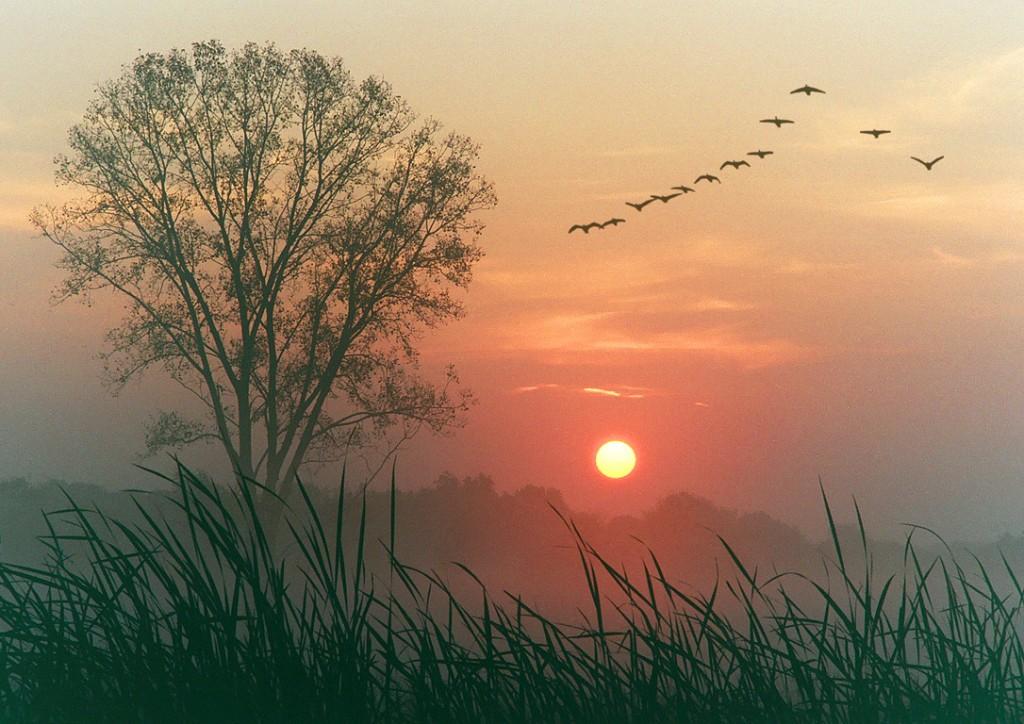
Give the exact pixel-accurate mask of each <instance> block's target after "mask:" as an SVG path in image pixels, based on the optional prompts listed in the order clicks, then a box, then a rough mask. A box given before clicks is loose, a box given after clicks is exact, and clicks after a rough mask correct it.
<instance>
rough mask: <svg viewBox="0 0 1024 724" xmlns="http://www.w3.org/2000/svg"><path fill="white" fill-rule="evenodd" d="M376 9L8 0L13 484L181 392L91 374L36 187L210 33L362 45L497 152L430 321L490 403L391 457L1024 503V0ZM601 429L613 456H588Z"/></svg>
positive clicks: (1, 120) (735, 494)
mask: <svg viewBox="0 0 1024 724" xmlns="http://www.w3.org/2000/svg"><path fill="white" fill-rule="evenodd" d="M375 5H376V4H372V3H350V2H338V1H336V0H334V1H332V2H301V1H300V2H289V3H267V2H264V3H256V2H246V3H242V2H221V1H218V0H204V2H198V1H196V2H193V1H191V0H189V1H185V0H168V1H167V2H162V3H158V4H157V3H146V4H143V3H130V2H114V1H112V0H92V1H90V2H70V1H69V2H31V3H30V2H15V1H12V0H2V2H0V6H2V13H3V16H4V18H5V21H4V23H3V25H2V26H0V67H3V68H4V69H6V72H5V73H4V74H3V79H2V81H0V335H2V336H0V338H2V339H3V340H4V343H3V351H2V353H0V476H8V475H28V476H32V477H34V478H38V479H45V478H47V477H50V476H53V477H62V478H74V479H83V480H89V481H93V482H109V483H110V484H112V485H120V484H121V483H122V482H123V481H125V480H128V479H134V477H135V476H137V473H136V471H135V470H134V468H133V467H132V465H133V464H134V463H135V462H137V461H138V455H139V453H140V452H141V451H142V449H143V432H142V425H143V423H144V422H145V420H146V419H147V417H148V416H149V415H150V414H151V413H153V412H154V411H155V410H156V409H157V408H159V407H167V406H169V405H173V404H174V403H175V401H176V393H175V392H174V391H173V390H172V388H171V387H170V386H168V385H166V384H164V383H163V382H162V381H161V380H160V379H159V375H155V374H154V375H153V376H152V377H151V378H149V379H148V380H147V382H145V383H144V384H138V385H135V386H132V387H130V388H129V389H127V390H126V391H124V392H123V393H122V394H121V395H120V396H118V397H116V398H115V397H112V396H111V395H110V394H109V393H108V391H107V390H106V389H104V388H103V386H102V385H101V383H100V374H99V373H100V370H101V363H100V361H99V360H98V359H97V354H98V353H99V352H100V351H101V350H102V349H103V348H104V340H103V333H104V331H105V329H106V328H107V327H108V326H110V325H111V322H112V321H113V320H116V319H117V318H118V315H119V314H120V311H121V305H120V303H119V302H118V301H117V300H115V299H112V298H111V299H99V300H97V302H96V304H95V305H94V306H93V307H91V308H90V307H84V306H82V305H78V304H75V303H66V304H62V305H56V306H55V305H53V304H52V303H51V293H52V290H53V288H54V286H55V285H56V284H57V282H58V281H59V280H60V272H59V271H58V270H57V269H55V268H54V263H55V262H56V261H57V259H58V253H57V251H56V250H55V249H54V248H52V247H50V246H48V245H47V242H45V241H43V240H41V239H40V238H38V237H37V236H36V235H35V233H34V231H33V230H32V228H31V226H30V225H29V223H28V215H29V213H30V211H31V209H32V208H33V207H34V206H36V205H38V204H43V203H51V202H56V201H60V200H61V199H63V198H66V196H67V194H68V190H67V189H61V188H57V187H56V186H55V185H54V181H53V164H52V159H53V157H54V156H55V155H56V154H58V153H60V152H62V151H64V150H65V149H66V132H67V129H68V127H69V126H71V125H72V124H73V123H75V122H76V121H77V120H79V119H80V118H81V115H82V113H83V112H84V110H85V108H86V106H87V104H88V102H89V100H90V98H91V97H92V94H93V89H94V87H95V85H96V84H97V83H99V82H101V81H104V80H107V79H110V78H113V77H115V76H116V75H117V74H118V73H119V69H120V68H121V66H122V64H124V63H128V62H130V61H131V60H132V59H133V58H134V57H135V56H136V55H137V54H138V53H140V52H150V51H157V52H164V51H167V50H169V49H171V48H176V47H179V48H180V47H187V46H188V45H189V44H190V43H192V42H194V41H199V40H205V39H210V38H215V39H219V40H221V41H222V42H223V43H225V44H226V45H227V46H229V47H237V46H238V45H240V44H242V43H244V42H246V41H257V42H265V41H271V42H274V43H276V44H277V45H278V46H279V47H281V48H284V49H290V48H295V47H307V48H310V49H314V50H317V51H319V52H321V53H323V54H324V55H328V56H341V57H342V58H343V59H344V60H345V62H346V64H347V66H348V68H349V69H350V70H351V71H352V73H353V74H354V75H355V76H356V77H358V78H362V77H366V76H368V75H375V76H380V77H383V78H384V79H386V80H387V81H388V82H389V83H391V84H392V86H393V87H394V89H395V90H396V92H397V93H399V94H400V95H402V96H403V97H404V98H405V99H406V100H407V101H408V102H409V103H410V105H411V106H412V107H413V108H414V109H415V110H416V111H417V112H418V113H419V114H420V115H421V116H430V117H434V118H436V119H438V120H439V121H441V122H442V123H443V124H444V125H445V127H446V128H448V129H452V130H455V131H458V132H460V133H464V134H467V135H469V136H470V137H471V138H473V139H474V140H475V141H476V142H478V143H479V144H480V146H481V156H480V164H479V169H480V171H481V172H482V173H483V174H484V175H485V176H486V177H487V178H488V179H489V180H491V181H492V182H493V183H494V185H495V188H496V192H497V195H498V200H499V202H498V205H497V207H496V208H495V209H493V210H492V211H488V212H486V213H484V214H482V215H481V217H480V218H481V220H482V221H483V222H484V223H485V224H486V226H487V228H486V231H485V234H484V236H483V238H482V246H483V248H484V250H485V252H486V257H485V259H484V260H483V261H482V262H481V263H480V264H479V265H478V267H477V270H476V274H475V277H474V281H473V283H472V285H471V286H470V289H469V291H468V293H467V294H465V295H464V297H463V299H464V301H465V304H466V308H467V314H466V316H465V318H464V319H462V320H460V321H458V322H457V323H454V324H452V325H450V326H448V327H447V328H445V329H442V330H439V331H435V332H431V333H430V334H429V335H427V336H426V337H425V338H424V339H423V341H422V343H421V348H422V350H423V353H424V363H425V367H426V369H427V370H428V371H430V370H439V369H440V368H441V366H442V365H443V364H444V363H446V362H454V363H455V364H456V366H457V367H458V370H459V372H460V376H461V379H462V381H463V383H464V384H465V385H466V386H468V387H470V388H471V389H472V390H473V392H474V394H475V396H476V398H477V400H478V404H477V405H476V406H475V407H473V409H472V410H471V412H470V414H469V416H468V419H467V423H466V425H465V426H464V427H463V428H461V429H459V430H457V431H455V432H454V433H453V434H452V435H450V436H447V437H443V438H437V437H432V436H425V435H424V436H421V437H419V438H417V439H415V440H414V441H413V442H412V443H411V444H410V445H409V446H408V447H407V449H406V450H404V451H403V452H402V453H401V456H400V458H399V463H398V466H399V477H400V478H401V479H402V484H403V485H417V484H423V483H428V482H430V481H431V480H433V479H434V478H435V477H436V476H437V475H438V474H439V473H440V472H441V471H451V472H453V473H455V474H457V475H473V474H476V473H478V472H483V473H486V474H488V475H490V476H492V477H493V478H494V480H495V482H496V484H497V485H498V487H499V488H503V489H513V488H516V487H519V486H522V485H526V484H537V485H544V486H552V487H557V488H559V489H561V490H562V491H563V492H564V494H565V495H566V498H567V500H569V501H570V502H571V503H572V504H573V505H574V506H576V507H581V508H589V509H593V510H599V511H604V512H608V513H615V512H618V511H623V512H626V511H634V510H638V509H640V508H643V507H645V506H649V505H651V504H652V503H653V502H654V501H655V500H657V499H658V498H659V497H660V496H662V495H665V494H666V493H669V492H672V491H676V490H685V491H687V492H690V493H694V494H697V495H701V496H703V497H706V498H708V499H710V500H712V501H713V502H715V503H717V504H720V505H724V506H727V507H733V508H737V509H740V510H764V511H766V512H768V513H769V514H771V515H773V516H776V517H778V518H780V519H782V520H785V521H787V522H790V523H794V524H796V525H798V526H800V527H802V528H803V529H804V530H807V531H811V532H818V531H820V530H821V523H822V518H821V508H820V504H819V500H818V485H819V479H820V480H821V481H823V483H824V485H825V487H826V488H827V490H828V491H829V493H830V495H831V496H832V497H833V498H835V499H836V500H839V501H844V505H843V508H844V510H845V511H846V512H848V509H849V505H847V504H846V503H848V501H849V500H850V498H851V497H855V498H856V499H857V501H858V502H859V504H860V506H861V508H862V510H863V511H864V512H865V515H866V516H867V517H868V519H869V520H870V521H872V524H873V527H874V528H875V529H876V530H879V531H883V532H888V531H892V530H895V529H896V527H897V526H898V525H899V524H900V523H901V522H903V521H912V522H915V523H921V524H926V525H932V526H935V527H937V528H938V529H939V530H940V531H942V532H944V533H946V534H948V535H950V536H953V537H960V538H975V539H981V538H987V537H991V536H993V535H997V534H999V533H1001V532H1013V533H1018V532H1020V531H1021V530H1022V529H1024V523H1022V522H1021V521H1022V513H1024V364H1022V363H1024V284H1022V282H1024V223H1022V222H1024V175H1022V171H1021V169H1022V168H1024V142H1022V141H1021V138H1020V129H1021V128H1022V127H1024V41H1022V38H1024V5H1022V4H1021V3H1019V2H1016V1H1013V2H1010V1H1002V0H993V1H992V2H987V3H984V4H980V5H979V4H976V3H973V2H948V1H940V2H936V1H934V0H930V1H929V2H901V3H891V2H884V3H883V2H862V3H856V4H854V3H844V4H840V3H810V2H733V3H721V2H688V3H676V2H644V3H620V2H614V3H613V2H592V3H568V2H566V3H549V2H520V3H507V2H444V1H440V2H429V3H428V2H405V3H402V2H389V3H387V4H386V7H385V8H378V7H374V6H375ZM804 83H810V84H811V85H814V86H817V87H820V88H823V89H825V90H826V91H827V93H826V94H825V95H820V96H819V95H816V96H813V97H810V98H808V97H805V96H803V95H791V94H790V93H789V91H790V90H792V89H793V88H796V87H798V86H800V85H803V84H804ZM775 114H778V115H780V116H783V117H787V118H793V119H795V120H796V123H795V124H794V125H792V126H787V127H784V128H781V129H776V128H774V127H773V126H770V125H766V124H759V123H758V119H760V118H765V117H770V116H772V115H775ZM876 127H877V128H889V129H892V130H893V133H892V134H891V135H889V136H883V137H882V138H881V139H878V140H877V141H876V140H874V139H872V138H871V137H869V136H865V135H861V134H859V133H858V130H860V129H864V128H876ZM758 148H763V149H772V150H774V151H775V154H774V155H773V156H769V157H768V158H767V159H765V160H764V161H759V160H756V159H751V160H752V168H749V169H747V168H744V169H741V170H736V171H733V170H731V169H726V170H725V171H722V172H721V173H720V174H719V175H720V176H721V177H722V179H723V183H722V184H721V185H720V186H719V185H715V186H714V187H713V188H708V187H705V186H704V185H703V184H701V186H700V187H699V189H698V193H696V194H691V195H687V196H686V197H683V198H681V199H677V200H674V201H672V202H671V203H670V204H668V205H665V206H662V205H661V204H657V205H655V206H652V207H648V208H647V209H646V210H645V211H644V212H643V213H642V214H637V213H636V212H634V211H632V210H631V209H629V208H628V207H626V206H625V203H624V202H625V201H628V200H638V199H641V198H644V197H646V196H647V195H648V194H650V193H665V192H667V191H668V189H669V188H670V187H671V186H674V185H676V184H679V183H689V182H692V181H693V179H694V178H695V177H696V176H697V175H699V174H701V173H705V172H709V171H710V172H717V170H718V167H719V165H720V164H721V162H722V161H725V160H728V159H732V158H742V157H745V156H743V154H745V153H746V152H748V151H751V150H755V149H758ZM911 155H914V156H919V157H922V158H926V159H930V158H934V157H935V156H939V155H945V159H944V160H943V161H941V162H940V163H939V164H937V165H936V166H935V168H934V169H933V170H932V171H931V172H928V171H926V170H925V169H924V168H923V167H921V166H920V165H918V164H917V163H915V162H913V161H911V160H910V158H909V157H910V156H911ZM690 185H692V184H690ZM611 216H621V217H623V218H626V219H627V220H628V222H627V223H626V224H623V225H620V226H618V227H616V228H614V229H611V228H610V229H607V230H605V231H602V232H600V233H597V232H594V233H591V234H589V235H587V236H585V237H584V236H582V235H580V234H579V233H575V234H573V235H571V236H569V235H567V234H566V230H567V229H568V227H569V226H570V225H571V224H573V223H578V222H586V221H589V220H591V219H605V218H610V217H611ZM612 438H619V439H623V440H626V441H628V442H630V443H631V444H632V445H633V446H634V447H635V448H636V451H637V456H638V464H637V468H636V470H635V472H634V473H633V474H632V475H630V476H629V477H627V478H624V479H622V480H619V481H608V480H604V479H602V478H601V477H600V476H599V475H598V474H597V473H596V472H595V471H594V469H593V463H592V459H593V454H594V451H595V450H596V448H597V447H598V445H599V444H600V443H601V442H603V441H605V440H608V439H612ZM151 462H154V461H151Z"/></svg>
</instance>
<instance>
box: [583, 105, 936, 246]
mask: <svg viewBox="0 0 1024 724" xmlns="http://www.w3.org/2000/svg"><path fill="white" fill-rule="evenodd" d="M795 93H805V94H807V96H808V97H810V95H811V94H812V93H822V94H824V93H825V91H823V90H821V89H820V88H814V87H813V86H809V85H805V86H802V87H800V88H796V89H794V90H791V91H790V92H789V94H790V95H793V94H795ZM760 122H761V123H771V124H772V125H774V126H775V127H776V128H782V127H783V126H784V125H786V124H788V123H795V122H796V121H792V120H790V119H788V118H779V117H778V116H773V117H772V118H762V119H761V121H760ZM861 133H863V134H865V135H868V136H873V137H874V138H875V140H878V138H879V136H884V135H886V134H888V133H892V131H891V130H888V129H882V128H872V129H870V130H867V131H861ZM773 153H775V152H774V151H762V150H761V149H758V150H756V151H749V152H748V153H747V155H748V156H757V158H758V159H760V160H762V161H763V160H764V158H765V157H766V156H771V155H772V154H773ZM910 158H911V159H913V160H914V161H917V162H918V163H919V164H921V165H922V166H924V167H925V168H926V169H927V170H928V171H931V170H932V166H934V165H935V164H937V163H938V162H939V161H941V160H942V159H943V158H945V156H939V157H938V158H933V159H932V160H931V161H925V160H923V159H920V158H918V157H917V156H911V157H910ZM742 166H747V167H748V168H749V167H750V163H749V162H748V161H746V160H740V161H726V162H725V163H723V164H722V165H721V166H719V167H718V170H719V171H723V170H725V168H726V167H732V168H733V169H736V170H739V169H740V168H741V167H742ZM701 181H706V182H707V183H709V184H710V183H719V184H720V183H722V180H721V179H720V178H718V176H715V175H713V174H710V173H705V174H701V175H700V176H698V177H697V178H696V179H694V181H693V185H694V186H696V185H697V184H699V183H700V182H701ZM672 190H673V191H674V192H675V193H672V194H651V195H650V196H649V197H648V198H646V199H644V200H643V201H627V202H626V206H631V207H633V208H634V209H636V211H638V212H639V211H643V210H644V208H645V207H646V206H647V205H648V204H653V203H654V202H655V201H660V202H661V203H663V204H667V203H668V202H669V201H671V200H672V199H674V198H676V197H677V196H682V195H684V194H691V193H693V192H694V191H695V189H694V188H693V187H691V186H685V185H679V186H673V187H672ZM625 223H626V220H625V219H621V218H619V217H617V216H616V217H613V218H611V219H608V220H607V221H591V222H589V223H586V224H573V225H572V226H570V227H569V233H570V234H571V233H573V232H574V231H582V232H583V233H584V234H589V233H590V230H591V229H604V228H605V227H608V226H618V225H619V224H625Z"/></svg>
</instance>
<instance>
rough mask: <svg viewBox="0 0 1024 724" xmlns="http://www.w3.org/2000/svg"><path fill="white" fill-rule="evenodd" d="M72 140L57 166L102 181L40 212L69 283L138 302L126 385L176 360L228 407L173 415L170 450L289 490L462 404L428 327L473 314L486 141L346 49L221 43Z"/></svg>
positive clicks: (67, 175) (165, 421)
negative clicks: (366, 69)
mask: <svg viewBox="0 0 1024 724" xmlns="http://www.w3.org/2000/svg"><path fill="white" fill-rule="evenodd" d="M69 144H70V153H68V154H67V155H64V156H60V157H58V158H57V162H56V164H57V172H56V173H57V178H58V181H59V182H60V183H64V184H69V185H71V186H72V187H74V188H76V189H78V190H80V191H81V192H82V193H81V194H80V196H79V197H78V198H77V200H76V201H74V202H72V203H69V204H67V205H64V206H63V207H60V208H56V207H52V206H51V207H45V208H39V209H37V210H36V211H35V212H34V214H33V222H34V223H35V225H36V226H37V227H38V228H39V230H40V231H41V232H42V234H43V235H44V237H45V238H46V239H48V240H49V241H51V242H53V243H54V244H56V245H57V246H59V247H60V248H61V249H62V250H63V254H62V259H61V262H60V266H61V267H62V268H63V270H64V271H65V272H66V274H65V278H64V282H63V284H62V286H61V287H60V289H59V290H58V291H57V296H58V297H59V298H61V299H66V298H71V297H80V298H85V299H88V298H89V297H90V295H92V294H93V293H94V292H97V291H99V290H112V291H114V292H116V293H117V294H119V295H121V297H122V298H123V299H124V300H126V302H127V304H126V313H125V316H124V318H123V319H122V320H121V321H120V323H119V324H118V325H117V326H115V327H114V328H112V329H111V330H110V331H109V333H108V342H109V347H108V349H107V351H106V352H105V353H104V356H105V359H106V370H107V378H108V380H107V381H108V382H109V383H110V384H111V385H112V387H113V388H114V390H115V392H116V391H117V390H119V389H120V388H121V387H123V385H125V384H126V383H127V382H128V381H129V380H131V379H133V378H135V377H136V376H137V375H140V374H141V373H143V372H144V371H146V370H149V369H151V368H153V367H157V368H162V369H163V370H164V371H165V372H166V373H168V374H169V375H170V377H171V379H173V380H174V381H175V382H177V383H178V384H180V385H181V387H182V388H184V389H185V390H187V391H188V392H189V393H190V395H191V396H193V397H194V398H196V399H198V400H199V401H201V404H202V406H203V408H204V409H205V411H206V413H208V414H205V415H203V416H198V417H196V416H193V417H189V416H187V415H185V414H183V412H182V411H181V410H167V411H162V412H160V413H159V414H158V415H156V416H155V417H154V418H153V419H152V420H151V425H150V426H149V428H148V431H147V438H146V439H147V447H148V448H149V449H150V450H151V451H156V450H159V449H161V448H165V447H179V446H183V445H187V444H190V443H193V442H197V441H200V440H204V439H205V440H216V441H219V443H220V444H222V445H223V447H224V450H225V451H226V453H227V455H228V457H229V458H230V461H231V463H232V465H233V466H234V467H235V468H236V469H237V470H238V471H239V472H240V473H241V474H242V475H245V476H247V477H254V478H256V479H259V480H261V481H266V484H267V485H268V486H269V487H270V488H271V489H272V490H279V489H281V487H282V485H283V484H284V483H285V481H289V480H291V479H293V478H294V476H295V474H296V473H297V471H298V469H299V466H300V465H301V464H302V463H303V462H310V461H329V460H336V459H338V457H339V456H340V455H342V454H343V453H344V451H345V450H346V449H348V448H350V447H352V446H355V447H358V446H361V445H365V444H368V443H370V442H371V441H373V440H375V439H379V438H380V437H382V436H386V435H385V433H387V432H388V431H391V432H393V433H395V434H393V435H390V436H389V441H392V442H393V440H394V438H395V437H396V436H397V438H398V440H399V441H400V440H401V439H405V438H407V437H408V436H409V435H411V434H413V433H414V432H415V431H416V429H418V428H419V427H421V426H423V425H426V426H428V427H430V428H432V429H434V430H437V431H440V430H444V429H446V428H448V427H449V426H451V425H453V424H456V423H457V422H458V420H459V419H460V418H461V414H462V413H463V412H464V411H465V410H466V409H467V405H468V403H469V400H470V398H469V396H468V393H467V392H466V391H465V390H460V389H459V387H458V380H457V378H456V375H455V371H454V369H453V368H451V367H449V368H448V370H447V373H446V376H445V377H444V379H442V380H440V381H438V382H434V383H431V382H429V381H427V380H425V379H422V378H421V375H420V373H419V371H418V364H417V363H418V354H417V349H416V343H417V340H418V339H419V336H420V334H421V333H422V331H423V330H424V329H425V328H429V327H433V326H437V325H440V324H443V323H445V322H447V321H449V320H452V319H453V318H455V317H457V316H459V315H460V314H461V313H462V306H461V303H460V301H459V300H458V299H457V298H456V297H455V296H454V295H453V291H454V290H457V289H458V288H464V287H466V286H467V284H468V283H469V281H470V276H471V271H472V267H473V265H474V263H475V262H477V261H478V260H479V259H480V258H481V255H482V251H481V249H480V247H479V246H478V241H479V235H480V233H481V230H482V226H481V224H480V222H479V221H478V220H477V219H476V212H478V211H481V210H484V209H488V208H490V207H492V206H493V204H494V203H495V197H494V194H493V190H492V187H491V185H490V184H489V183H488V182H487V181H486V180H485V179H483V178H482V177H481V176H480V174H479V173H478V172H477V170H476V168H475V166H474V164H475V161H476V158H477V153H478V149H477V147H476V146H475V145H474V144H473V143H472V142H471V141H470V140H469V139H467V138H465V137H463V136H460V135H456V134H443V133H442V130H441V128H440V126H439V124H438V123H436V122H434V121H431V120H426V121H419V120H417V118H416V116H415V115H414V113H413V112H412V111H411V110H410V108H409V107H408V105H407V104H406V103H405V102H404V101H403V100H402V99H401V98H400V97H399V96H397V95H396V94H395V93H394V92H393V91H392V90H391V88H390V87H389V86H388V85H387V84H386V83H385V82H383V81H381V80H379V79H376V78H368V79H366V80H363V81H361V82H356V81H354V80H353V79H352V78H351V76H350V74H349V73H348V72H347V70H346V69H345V67H344V65H343V63H342V61H341V60H340V59H329V58H325V57H323V56H322V55H320V54H318V53H316V52H313V51H309V50H294V51H291V52H289V53H285V52H282V51H280V50H278V49H277V48H275V47H274V46H273V45H263V46H260V45H255V44H248V45H246V46H244V47H243V48H241V49H239V50H236V51H227V50H225V48H224V47H222V46H221V45H220V44H219V43H217V42H203V43H197V44H194V45H193V46H192V48H191V50H190V51H183V50H174V51H172V52H169V53H166V54H158V53H150V54H145V55H141V56H139V57H138V58H136V59H135V60H134V62H132V63H131V64H130V65H128V66H125V68H124V69H123V72H122V74H121V75H120V77H118V78H116V79H114V80H112V81H110V82H107V83H104V84H102V85H100V86H98V88H97V90H96V93H95V96H94V98H93V100H92V102H91V103H90V105H89V107H88V109H87V111H86V113H85V116H84V118H83V120H82V121H81V122H80V123H78V124H76V125H75V126H73V127H72V128H71V130H70V132H69Z"/></svg>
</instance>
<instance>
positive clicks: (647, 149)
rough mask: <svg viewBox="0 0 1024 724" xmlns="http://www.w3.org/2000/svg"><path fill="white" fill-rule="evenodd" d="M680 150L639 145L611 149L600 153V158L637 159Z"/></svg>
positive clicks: (671, 147) (598, 153)
mask: <svg viewBox="0 0 1024 724" xmlns="http://www.w3.org/2000/svg"><path fill="white" fill-rule="evenodd" d="M678 150H679V148H678V147H677V146H656V145H637V146H627V147H625V148H609V149H605V150H604V151H598V152H597V153H596V154H595V155H596V156H598V157H600V158H637V157H640V156H665V155H668V154H671V153H675V152H677V151H678Z"/></svg>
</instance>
